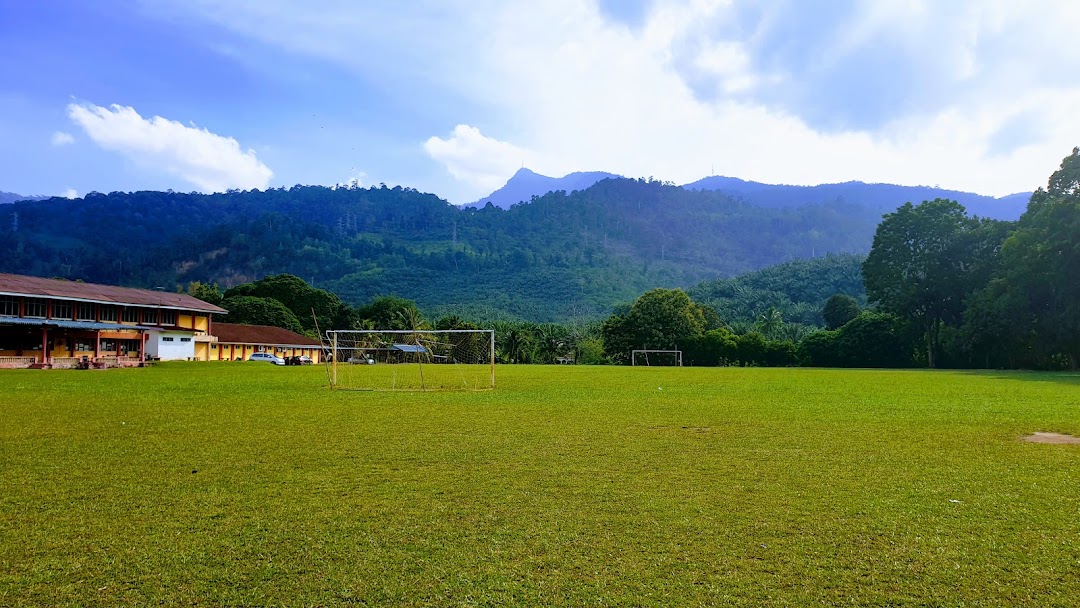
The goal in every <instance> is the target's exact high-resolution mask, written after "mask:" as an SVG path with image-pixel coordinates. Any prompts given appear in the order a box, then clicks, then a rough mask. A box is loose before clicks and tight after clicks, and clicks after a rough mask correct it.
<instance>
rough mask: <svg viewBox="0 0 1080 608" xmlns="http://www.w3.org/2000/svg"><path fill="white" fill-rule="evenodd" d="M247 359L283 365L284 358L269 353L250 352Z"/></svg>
mask: <svg viewBox="0 0 1080 608" xmlns="http://www.w3.org/2000/svg"><path fill="white" fill-rule="evenodd" d="M248 361H266V362H267V363H273V364H274V365H285V360H284V359H282V358H281V357H277V356H275V355H271V354H270V353H252V355H251V356H250V357H248Z"/></svg>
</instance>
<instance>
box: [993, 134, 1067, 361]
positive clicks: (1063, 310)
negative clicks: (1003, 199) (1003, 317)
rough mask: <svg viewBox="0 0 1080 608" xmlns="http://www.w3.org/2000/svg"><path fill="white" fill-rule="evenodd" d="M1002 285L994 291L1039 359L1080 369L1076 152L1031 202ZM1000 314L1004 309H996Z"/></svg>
mask: <svg viewBox="0 0 1080 608" xmlns="http://www.w3.org/2000/svg"><path fill="white" fill-rule="evenodd" d="M1001 274H1002V279H1003V281H1004V284H1002V285H997V286H995V289H997V290H999V292H1000V295H1001V297H1003V298H1006V299H1007V300H1008V301H1009V302H1008V305H1007V306H1006V307H1005V308H1007V309H1010V310H1012V311H1013V312H1014V313H1015V312H1017V311H1018V310H1020V311H1023V312H1021V313H1020V314H1018V315H1017V314H1014V315H1013V316H1014V318H1015V320H1016V322H1018V323H1023V325H1022V327H1023V328H1024V329H1025V330H1026V331H1029V332H1032V333H1033V334H1034V335H1036V336H1037V339H1036V341H1035V346H1036V347H1037V349H1038V351H1039V353H1040V356H1041V358H1042V359H1043V360H1044V361H1045V360H1046V359H1049V358H1052V357H1055V356H1060V357H1064V358H1065V359H1066V360H1067V365H1068V366H1069V367H1070V368H1072V369H1076V367H1077V365H1078V364H1080V149H1077V148H1074V149H1073V152H1072V154H1071V155H1070V156H1067V157H1065V159H1064V160H1063V161H1062V162H1061V167H1060V168H1059V169H1058V170H1057V171H1055V172H1054V174H1053V175H1051V176H1050V181H1049V185H1048V187H1047V189H1045V190H1043V189H1042V188H1040V189H1039V190H1038V191H1036V192H1035V193H1034V194H1033V195H1032V196H1031V201H1030V202H1029V203H1028V208H1027V211H1026V212H1025V213H1024V215H1023V216H1021V218H1020V221H1019V222H1018V223H1017V228H1016V230H1015V231H1014V232H1013V233H1012V234H1011V235H1010V236H1009V238H1008V239H1007V240H1006V241H1005V244H1004V245H1003V246H1002V273H1001ZM998 309H999V310H1001V307H998Z"/></svg>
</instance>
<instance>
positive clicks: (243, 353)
mask: <svg viewBox="0 0 1080 608" xmlns="http://www.w3.org/2000/svg"><path fill="white" fill-rule="evenodd" d="M214 337H215V338H217V340H216V341H215V342H213V343H211V344H210V360H211V361H246V360H247V358H248V357H250V356H251V354H252V353H271V354H273V355H277V356H278V357H282V358H284V357H301V356H304V357H309V358H310V359H311V361H312V363H319V362H320V361H322V343H321V342H319V341H318V340H313V339H311V338H309V337H307V336H303V335H300V334H298V333H296V332H292V331H289V330H287V329H283V328H281V327H271V326H269V325H238V324H236V323H214Z"/></svg>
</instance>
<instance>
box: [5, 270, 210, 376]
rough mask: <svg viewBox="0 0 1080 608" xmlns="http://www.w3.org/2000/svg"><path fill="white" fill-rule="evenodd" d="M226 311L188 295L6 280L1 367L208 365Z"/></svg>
mask: <svg viewBox="0 0 1080 608" xmlns="http://www.w3.org/2000/svg"><path fill="white" fill-rule="evenodd" d="M226 312H227V311H226V310H225V309H224V308H221V307H219V306H214V305H213V304H209V303H207V302H203V301H202V300H199V299H198V298H194V297H192V296H189V295H187V294H181V293H168V292H165V291H155V290H149V289H133V288H130V287H115V286H112V285H97V284H94V283H80V282H77V281H65V280H60V279H43V278H40V277H29V276H22V275H14V274H3V273H0V367H38V368H44V367H48V368H65V367H129V366H139V365H142V364H143V362H145V361H146V360H147V359H149V358H154V359H163V360H164V359H200V358H201V359H208V358H209V354H210V348H209V345H210V344H211V343H213V342H214V341H215V338H214V336H213V333H212V332H213V316H214V315H223V314H226Z"/></svg>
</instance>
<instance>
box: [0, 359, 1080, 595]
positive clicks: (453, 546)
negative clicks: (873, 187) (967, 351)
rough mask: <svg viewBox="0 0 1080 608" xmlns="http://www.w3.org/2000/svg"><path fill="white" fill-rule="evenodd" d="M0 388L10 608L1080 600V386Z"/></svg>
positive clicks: (742, 373) (882, 376)
mask: <svg viewBox="0 0 1080 608" xmlns="http://www.w3.org/2000/svg"><path fill="white" fill-rule="evenodd" d="M498 374H499V378H498V382H499V388H497V389H496V390H495V391H490V392H482V393H424V394H417V393H357V392H341V391H337V392H330V391H329V390H327V389H326V388H324V386H325V376H324V372H323V370H322V369H321V368H319V367H307V368H276V367H273V366H270V365H263V364H247V363H222V364H205V363H203V364H198V363H180V364H163V365H160V366H158V367H154V368H151V369H145V370H137V369H136V370H110V371H29V370H27V371H21V370H20V371H2V372H0V421H2V424H0V605H4V606H23V605H27V606H30V605H43V606H45V605H47V606H58V605H110V606H112V605H128V606H134V605H147V604H156V605H194V604H200V605H213V606H218V605H239V606H275V605H285V606H323V605H325V606H334V605H349V604H358V605H432V606H448V605H449V606H457V605H506V604H525V605H586V604H588V605H635V606H637V605H643V606H650V605H651V606H687V605H806V604H821V603H824V604H853V605H926V606H939V605H940V606H981V605H1031V606H1052V605H1060V606H1074V605H1077V603H1078V602H1080V491H1078V488H1080V446H1075V445H1071V446H1070V445H1038V444H1031V443H1026V442H1023V441H1021V440H1020V438H1021V437H1022V436H1024V435H1026V434H1028V433H1031V432H1033V431H1056V432H1061V433H1071V434H1078V435H1080V376H1078V375H1069V374H1034V373H965V372H926V371H863V370H847V371H841V370H807V369H690V368H683V369H671V368H666V369H660V368H651V369H643V368H615V367H606V368H593V367H528V366H518V367H511V366H502V367H500V368H499V371H498Z"/></svg>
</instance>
